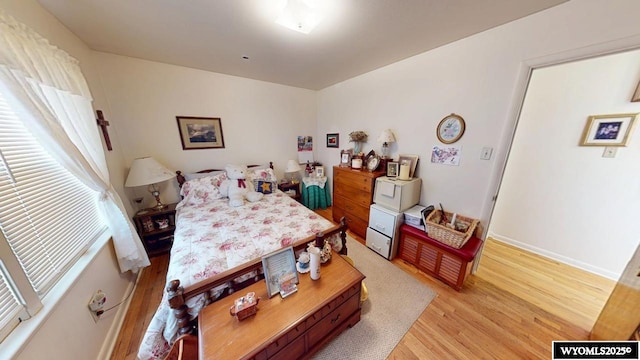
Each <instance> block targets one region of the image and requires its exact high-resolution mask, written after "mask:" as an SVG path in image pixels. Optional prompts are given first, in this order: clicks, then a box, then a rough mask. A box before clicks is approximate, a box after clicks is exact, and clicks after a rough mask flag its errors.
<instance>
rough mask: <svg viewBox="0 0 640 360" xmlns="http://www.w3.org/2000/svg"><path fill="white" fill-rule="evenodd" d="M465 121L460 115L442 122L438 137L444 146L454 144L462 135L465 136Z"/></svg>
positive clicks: (447, 117) (449, 116)
mask: <svg viewBox="0 0 640 360" xmlns="http://www.w3.org/2000/svg"><path fill="white" fill-rule="evenodd" d="M464 128H465V124H464V119H463V118H462V116H460V115H456V114H451V115H447V116H445V117H444V119H442V120H440V123H439V124H438V129H437V130H436V135H438V140H440V141H441V142H442V143H444V144H453V143H454V142H456V141H458V140H460V138H461V137H462V134H464Z"/></svg>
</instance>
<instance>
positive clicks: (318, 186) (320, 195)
mask: <svg viewBox="0 0 640 360" xmlns="http://www.w3.org/2000/svg"><path fill="white" fill-rule="evenodd" d="M301 184H302V204H303V205H304V206H306V207H308V208H309V209H311V210H315V209H326V208H327V207H329V206H331V195H329V186H328V185H327V177H326V176H310V177H304V178H302V183H301Z"/></svg>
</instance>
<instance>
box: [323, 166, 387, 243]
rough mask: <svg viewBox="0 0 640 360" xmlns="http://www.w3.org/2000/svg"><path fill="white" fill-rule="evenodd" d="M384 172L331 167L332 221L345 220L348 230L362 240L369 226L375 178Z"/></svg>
mask: <svg viewBox="0 0 640 360" xmlns="http://www.w3.org/2000/svg"><path fill="white" fill-rule="evenodd" d="M383 175H385V173H384V171H375V172H369V171H367V170H353V169H351V168H349V167H340V166H334V167H333V221H336V222H338V221H340V219H341V218H342V217H343V216H344V217H346V219H347V225H348V226H349V230H351V231H353V232H354V233H356V234H357V235H358V236H360V237H362V238H363V239H364V238H365V237H366V234H367V227H368V226H369V205H371V203H372V202H373V189H374V186H375V182H376V178H378V177H380V176H383Z"/></svg>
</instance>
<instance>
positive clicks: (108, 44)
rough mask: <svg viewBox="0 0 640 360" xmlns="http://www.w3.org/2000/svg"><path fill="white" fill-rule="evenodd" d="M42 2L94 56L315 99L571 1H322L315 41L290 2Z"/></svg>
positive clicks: (87, 0) (273, 0)
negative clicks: (283, 88)
mask: <svg viewBox="0 0 640 360" xmlns="http://www.w3.org/2000/svg"><path fill="white" fill-rule="evenodd" d="M38 1H39V2H40V4H42V6H44V7H45V8H46V9H48V10H49V11H50V12H51V13H52V14H53V15H54V16H56V17H57V18H58V19H59V20H60V21H61V22H62V23H63V24H64V25H66V26H67V27H68V28H69V29H70V30H71V31H72V32H73V33H74V34H76V35H77V36H78V37H79V38H80V39H82V40H83V41H84V42H85V43H86V44H87V45H88V46H89V47H90V48H92V49H93V50H97V51H103V52H107V53H113V54H118V55H124V56H129V57H134V58H140V59H146V60H151V61H157V62H162V63H168V64H175V65H181V66H186V67H190V68H196V69H202V70H207V71H213V72H218V73H224V74H229V75H236V76H242V77H246V78H251V79H257V80H263V81H269V82H274V83H279V84H285V85H291V86H296V87H301V88H307V89H312V90H318V89H322V88H325V87H327V86H330V85H333V84H336V83H339V82H341V81H344V80H347V79H349V78H352V77H354V76H357V75H360V74H363V73H366V72H369V71H371V70H374V69H377V68H380V67H382V66H385V65H388V64H391V63H394V62H396V61H399V60H402V59H406V58H408V57H410V56H413V55H416V54H419V53H422V52H425V51H427V50H430V49H433V48H436V47H439V46H442V45H444V44H447V43H450V42H453V41H456V40H459V39H462V38H464V37H467V36H470V35H472V34H475V33H478V32H482V31H484V30H487V29H490V28H493V27H495V26H498V25H501V24H505V23H507V22H510V21H513V20H516V19H518V18H522V17H525V16H527V15H530V14H533V13H535V12H538V11H541V10H544V9H547V8H549V7H552V6H555V5H558V4H561V3H563V2H566V1H568V0H517V1H514V0H395V1H394V0H321V1H323V4H325V5H327V7H326V15H325V18H324V19H323V20H322V22H321V23H320V24H319V25H318V26H317V27H316V28H315V29H314V30H313V31H312V32H311V33H310V34H308V35H305V34H302V33H299V32H296V31H292V30H289V29H287V28H284V27H282V26H280V25H277V24H275V22H274V21H275V18H276V17H277V13H276V11H277V7H276V6H275V4H276V3H279V2H282V1H283V0H38ZM243 56H246V57H248V58H249V59H248V60H247V59H243Z"/></svg>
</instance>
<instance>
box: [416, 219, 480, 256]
mask: <svg viewBox="0 0 640 360" xmlns="http://www.w3.org/2000/svg"><path fill="white" fill-rule="evenodd" d="M445 214H446V215H447V219H448V220H451V218H452V217H453V214H452V213H450V212H448V211H445ZM440 218H441V214H440V210H434V211H432V212H431V214H429V216H427V222H426V224H425V225H426V229H427V233H428V234H429V237H430V238H432V239H435V240H438V241H439V242H441V243H443V244H445V245H449V246H451V247H452V248H455V249H460V248H461V247H462V246H464V244H465V243H466V242H467V240H469V238H471V235H473V232H474V231H475V230H476V226H478V220H476V219H472V218H468V217H464V216H461V215H456V225H466V226H468V228H467V231H465V232H460V231H457V230H453V229H450V228H448V227H446V226H444V225H440Z"/></svg>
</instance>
